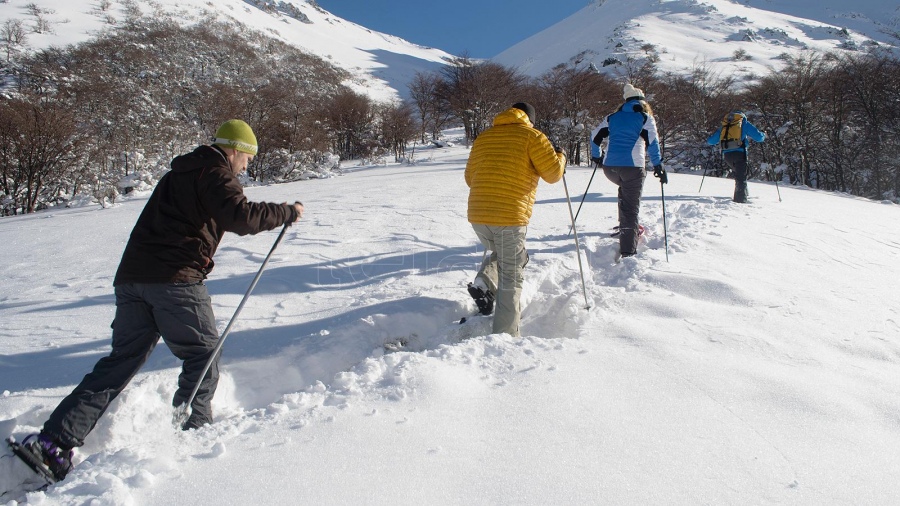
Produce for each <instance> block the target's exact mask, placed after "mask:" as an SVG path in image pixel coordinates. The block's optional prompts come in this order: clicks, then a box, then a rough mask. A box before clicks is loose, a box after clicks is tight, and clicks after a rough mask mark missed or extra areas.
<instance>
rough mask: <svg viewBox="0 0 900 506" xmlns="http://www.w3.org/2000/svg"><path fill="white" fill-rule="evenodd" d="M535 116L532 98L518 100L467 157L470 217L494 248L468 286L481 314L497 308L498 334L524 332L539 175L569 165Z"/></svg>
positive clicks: (551, 179) (547, 177) (549, 175)
mask: <svg viewBox="0 0 900 506" xmlns="http://www.w3.org/2000/svg"><path fill="white" fill-rule="evenodd" d="M534 121H535V111H534V107H533V106H531V104H528V103H525V102H519V103H517V104H514V105H513V106H512V107H511V108H509V109H507V110H505V111H503V112H502V113H500V114H498V115H497V117H496V118H494V124H493V126H492V127H491V128H489V129H487V130H485V131H484V132H482V133H481V135H479V136H478V137H477V138H476V139H475V143H474V144H473V145H472V152H471V153H470V154H469V161H468V162H467V163H466V174H465V176H466V184H467V185H468V186H469V214H468V215H469V223H471V224H472V228H473V229H474V230H475V234H476V235H477V236H478V240H479V241H480V242H481V244H483V245H484V247H485V249H486V250H488V251H490V252H491V254H490V256H486V257H485V260H484V262H483V263H482V265H481V269H480V270H479V271H478V274H477V275H476V276H475V282H474V283H469V286H468V290H469V295H471V296H472V298H473V299H475V303H476V304H477V305H478V310H479V312H480V313H481V314H484V315H489V314H491V312H494V321H493V332H494V333H495V334H500V333H506V334H510V335H513V336H519V335H520V334H519V319H520V307H519V297H520V295H521V293H522V281H523V280H524V278H525V276H524V273H523V269H524V267H525V264H526V263H528V252H527V251H526V250H525V232H526V228H527V226H528V222H529V221H530V220H531V212H532V208H533V207H534V198H535V194H536V193H537V185H538V181H539V179H543V180H544V181H546V182H548V183H555V182H557V181H559V180H560V179H562V177H563V173H564V172H565V167H566V155H564V154H563V153H562V151H560V150H557V149H556V148H554V147H553V144H551V143H550V140H549V139H547V136H546V135H544V134H543V133H542V132H541V131H540V130H537V129H535V128H534ZM495 302H496V311H494V309H495V308H494V303H495Z"/></svg>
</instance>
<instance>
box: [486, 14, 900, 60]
mask: <svg viewBox="0 0 900 506" xmlns="http://www.w3.org/2000/svg"><path fill="white" fill-rule="evenodd" d="M897 9H898V8H897V7H888V6H886V5H885V2H880V1H876V0H862V1H860V2H854V4H853V6H852V10H851V8H850V7H848V6H845V5H844V4H843V2H838V1H836V0H821V1H812V0H752V1H751V0H743V1H742V2H736V1H732V0H703V1H699V0H632V1H629V2H625V3H616V2H606V1H605V0H595V1H594V2H592V3H591V4H590V5H588V6H586V7H585V8H583V9H581V10H580V11H578V12H576V13H575V14H573V15H572V16H569V17H568V18H566V19H564V20H563V21H561V22H559V23H557V24H556V25H554V26H551V27H550V28H548V29H546V30H544V31H542V32H540V33H538V34H536V35H534V36H532V37H531V38H529V39H526V40H525V41H523V42H521V43H519V44H517V45H515V46H513V47H511V48H509V49H508V50H506V51H504V52H502V53H500V54H499V55H497V56H496V57H494V58H493V61H494V62H496V63H500V64H503V65H508V66H512V67H516V68H518V69H520V70H521V71H523V72H525V73H526V74H528V75H532V76H538V75H540V74H542V73H544V72H546V71H547V70H549V69H551V68H553V67H554V66H556V65H558V64H560V63H565V62H567V61H573V60H574V59H575V58H580V59H582V60H585V61H588V62H591V63H593V64H594V65H595V66H597V67H599V68H603V67H612V68H611V69H608V71H613V70H614V69H616V68H620V67H622V66H627V65H628V63H629V62H633V61H636V60H647V59H649V60H650V61H652V62H654V63H655V64H656V66H657V67H658V68H659V69H661V70H663V71H672V72H676V73H678V72H682V71H684V70H686V69H690V68H692V67H694V66H696V65H697V64H701V63H705V64H709V65H710V66H712V67H713V68H716V69H718V70H721V71H722V72H727V73H733V74H737V75H738V76H740V77H744V78H752V77H753V76H755V75H760V74H764V73H767V72H768V71H769V68H778V67H780V66H781V58H782V55H783V54H784V53H790V52H795V51H800V50H805V49H812V50H817V51H835V50H837V51H862V50H868V49H870V48H872V47H876V46H885V45H896V43H897V40H896V38H894V37H892V36H891V35H890V34H891V33H897V28H896V27H897V26H900V21H898V10H897Z"/></svg>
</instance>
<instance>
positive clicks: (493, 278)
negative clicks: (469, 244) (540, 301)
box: [472, 223, 528, 337]
mask: <svg viewBox="0 0 900 506" xmlns="http://www.w3.org/2000/svg"><path fill="white" fill-rule="evenodd" d="M472 228H473V229H474V230H475V235H477V236H478V240H479V241H481V244H483V245H484V247H485V249H487V250H490V252H491V254H490V256H488V257H487V258H485V259H484V262H482V264H481V269H480V270H479V271H478V274H477V275H476V276H475V278H476V279H481V280H482V281H483V282H484V284H485V285H487V287H488V289H489V290H490V291H492V292H494V322H493V329H492V332H493V333H495V334H503V333H506V334H509V335H511V336H516V337H518V336H519V335H520V334H519V320H520V318H521V314H522V310H521V307H519V297H521V295H522V283H523V282H524V281H525V264H527V263H528V252H527V251H526V250H525V231H526V230H527V227H497V226H491V225H481V224H477V223H473V224H472Z"/></svg>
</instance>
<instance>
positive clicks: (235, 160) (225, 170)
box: [23, 120, 303, 480]
mask: <svg viewBox="0 0 900 506" xmlns="http://www.w3.org/2000/svg"><path fill="white" fill-rule="evenodd" d="M256 152H257V143H256V137H255V135H254V134H253V130H252V129H251V128H250V126H249V125H247V123H245V122H243V121H240V120H230V121H226V122H225V123H223V124H222V125H221V126H220V127H219V129H218V130H217V131H216V136H215V138H214V140H213V142H212V144H211V145H204V146H200V147H198V148H196V149H195V150H194V151H193V152H191V153H188V154H185V155H181V156H178V157H176V158H175V159H174V160H172V164H171V167H172V170H171V171H170V172H168V173H167V174H166V175H164V176H163V177H162V179H160V180H159V183H157V185H156V188H155V189H154V190H153V194H152V195H151V196H150V199H149V200H148V201H147V204H146V205H145V206H144V210H143V212H142V213H141V215H140V217H139V218H138V220H137V223H136V224H135V226H134V229H133V230H132V232H131V237H130V238H129V240H128V244H127V245H126V246H125V252H124V253H123V255H122V260H121V262H120V263H119V268H118V271H117V272H116V277H115V280H114V281H113V286H114V287H115V295H116V315H115V319H114V320H113V323H112V351H111V352H110V354H109V356H106V357H104V358H101V359H100V361H99V362H97V364H96V365H95V366H94V369H93V371H92V372H91V373H89V374H88V375H86V376H85V377H84V379H83V380H82V381H81V383H80V384H79V385H78V386H77V387H75V389H74V390H73V391H72V393H70V394H69V395H68V396H67V397H66V398H64V399H63V400H62V402H60V404H59V405H58V406H57V408H56V409H55V410H54V411H53V413H52V414H51V415H50V418H49V419H48V420H47V421H46V423H44V427H43V430H42V431H41V433H40V434H37V435H33V436H29V438H30V439H26V440H25V441H23V444H30V445H32V446H31V449H32V450H33V451H35V452H38V454H39V455H41V454H42V455H43V457H44V463H45V464H46V465H47V467H48V468H49V470H50V471H51V472H52V473H53V474H54V475H55V477H56V478H57V479H58V480H61V479H63V478H65V476H66V474H67V473H68V472H69V470H70V469H71V467H72V462H71V459H72V448H73V447H78V446H81V445H83V444H84V439H85V437H86V436H87V435H88V433H90V432H91V430H93V428H94V425H95V424H96V423H97V421H98V420H99V419H100V417H101V416H102V415H103V413H104V412H105V411H106V408H107V407H108V406H109V404H110V402H112V401H113V399H115V398H116V396H117V395H119V393H121V392H122V390H124V389H125V386H126V385H127V384H128V383H129V381H131V378H132V377H133V376H134V375H135V374H137V372H138V371H139V370H140V368H141V367H142V366H143V365H144V362H146V360H147V358H148V357H149V356H150V353H151V352H152V351H153V348H154V347H155V346H156V344H157V343H158V342H159V338H160V337H162V339H163V341H164V342H165V343H166V345H168V347H169V349H170V350H171V351H172V353H173V354H174V355H175V356H177V357H178V358H179V359H181V360H182V361H183V365H182V371H181V375H180V376H179V377H178V390H177V391H176V392H175V396H174V399H173V400H172V404H173V405H174V406H176V407H177V406H179V405H181V404H183V403H185V402H186V401H187V399H188V397H189V396H190V394H191V392H192V391H193V389H194V386H195V385H196V384H197V382H198V381H199V382H200V388H199V389H198V391H197V394H196V397H195V398H194V400H193V402H192V403H191V416H190V418H188V420H187V421H186V422H185V423H184V425H183V426H182V429H184V430H188V429H192V428H197V427H200V426H202V425H204V424H208V423H212V421H213V413H212V406H211V401H212V397H213V394H214V393H215V391H216V385H217V383H218V379H219V369H218V364H217V362H218V358H216V359H214V361H213V363H212V365H211V366H210V368H209V370H208V372H207V373H206V375H205V376H204V377H203V378H200V377H199V376H200V374H201V372H202V371H203V368H204V367H205V365H206V363H207V361H208V360H209V359H210V356H211V355H212V353H213V351H214V350H215V347H216V343H217V341H218V338H219V336H218V332H217V330H216V319H215V316H214V315H213V309H212V304H211V301H210V297H209V293H208V292H207V289H206V285H204V284H203V281H204V280H205V279H206V277H207V275H208V274H209V273H210V271H212V269H213V265H214V263H213V255H215V253H216V248H217V247H218V245H219V241H221V240H222V236H223V235H224V234H225V232H234V233H236V234H239V235H246V234H256V233H259V232H263V231H266V230H271V229H274V228H277V227H280V226H282V225H284V224H287V223H293V222H295V221H297V220H299V219H300V218H301V217H302V216H303V205H302V204H300V203H299V202H296V203H294V204H270V203H254V202H248V201H247V198H246V197H245V196H244V191H243V188H242V186H241V184H240V182H238V179H237V175H238V174H240V173H241V172H243V171H244V170H246V168H247V164H248V163H249V162H250V161H251V160H252V159H253V157H254V156H255V155H256Z"/></svg>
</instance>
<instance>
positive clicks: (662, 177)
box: [653, 164, 669, 184]
mask: <svg viewBox="0 0 900 506" xmlns="http://www.w3.org/2000/svg"><path fill="white" fill-rule="evenodd" d="M653 175H654V176H656V177H658V178H659V182H660V183H662V184H666V183H668V182H669V177H668V176H667V175H666V169H664V168H663V166H662V164H659V165H654V166H653Z"/></svg>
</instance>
